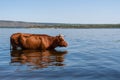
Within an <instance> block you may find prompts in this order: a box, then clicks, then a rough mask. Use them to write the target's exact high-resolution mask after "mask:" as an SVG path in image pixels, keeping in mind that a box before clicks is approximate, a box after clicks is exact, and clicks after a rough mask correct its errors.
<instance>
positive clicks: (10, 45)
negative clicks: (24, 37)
mask: <svg viewBox="0 0 120 80" xmlns="http://www.w3.org/2000/svg"><path fill="white" fill-rule="evenodd" d="M11 42H12V39H11V38H10V50H12V45H11Z"/></svg>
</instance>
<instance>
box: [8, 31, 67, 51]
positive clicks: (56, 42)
mask: <svg viewBox="0 0 120 80" xmlns="http://www.w3.org/2000/svg"><path fill="white" fill-rule="evenodd" d="M10 41H11V45H12V49H13V50H17V48H18V47H20V48H21V49H38V50H46V49H54V48H56V47H58V46H59V47H67V45H68V44H67V42H66V41H65V40H64V38H63V36H61V35H58V36H55V37H54V36H49V35H46V34H27V33H15V34H13V35H12V36H11V39H10Z"/></svg>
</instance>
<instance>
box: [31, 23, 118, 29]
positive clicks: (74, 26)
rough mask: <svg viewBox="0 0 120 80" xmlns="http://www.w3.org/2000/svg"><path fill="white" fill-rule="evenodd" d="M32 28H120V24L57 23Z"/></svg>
mask: <svg viewBox="0 0 120 80" xmlns="http://www.w3.org/2000/svg"><path fill="white" fill-rule="evenodd" d="M29 27H30V28H120V24H57V25H42V26H36V25H33V26H29Z"/></svg>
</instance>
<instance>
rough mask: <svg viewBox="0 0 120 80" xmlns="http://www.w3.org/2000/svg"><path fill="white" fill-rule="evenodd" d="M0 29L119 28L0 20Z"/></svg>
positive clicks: (108, 25)
mask: <svg viewBox="0 0 120 80" xmlns="http://www.w3.org/2000/svg"><path fill="white" fill-rule="evenodd" d="M0 28H120V24H65V23H36V22H22V21H3V20H0Z"/></svg>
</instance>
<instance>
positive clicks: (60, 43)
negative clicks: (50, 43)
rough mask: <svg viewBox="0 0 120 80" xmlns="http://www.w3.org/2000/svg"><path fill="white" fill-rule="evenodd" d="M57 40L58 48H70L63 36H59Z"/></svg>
mask: <svg viewBox="0 0 120 80" xmlns="http://www.w3.org/2000/svg"><path fill="white" fill-rule="evenodd" d="M57 38H58V46H60V47H67V46H68V43H67V42H66V41H65V40H64V36H63V35H61V34H59V35H58V36H57Z"/></svg>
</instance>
